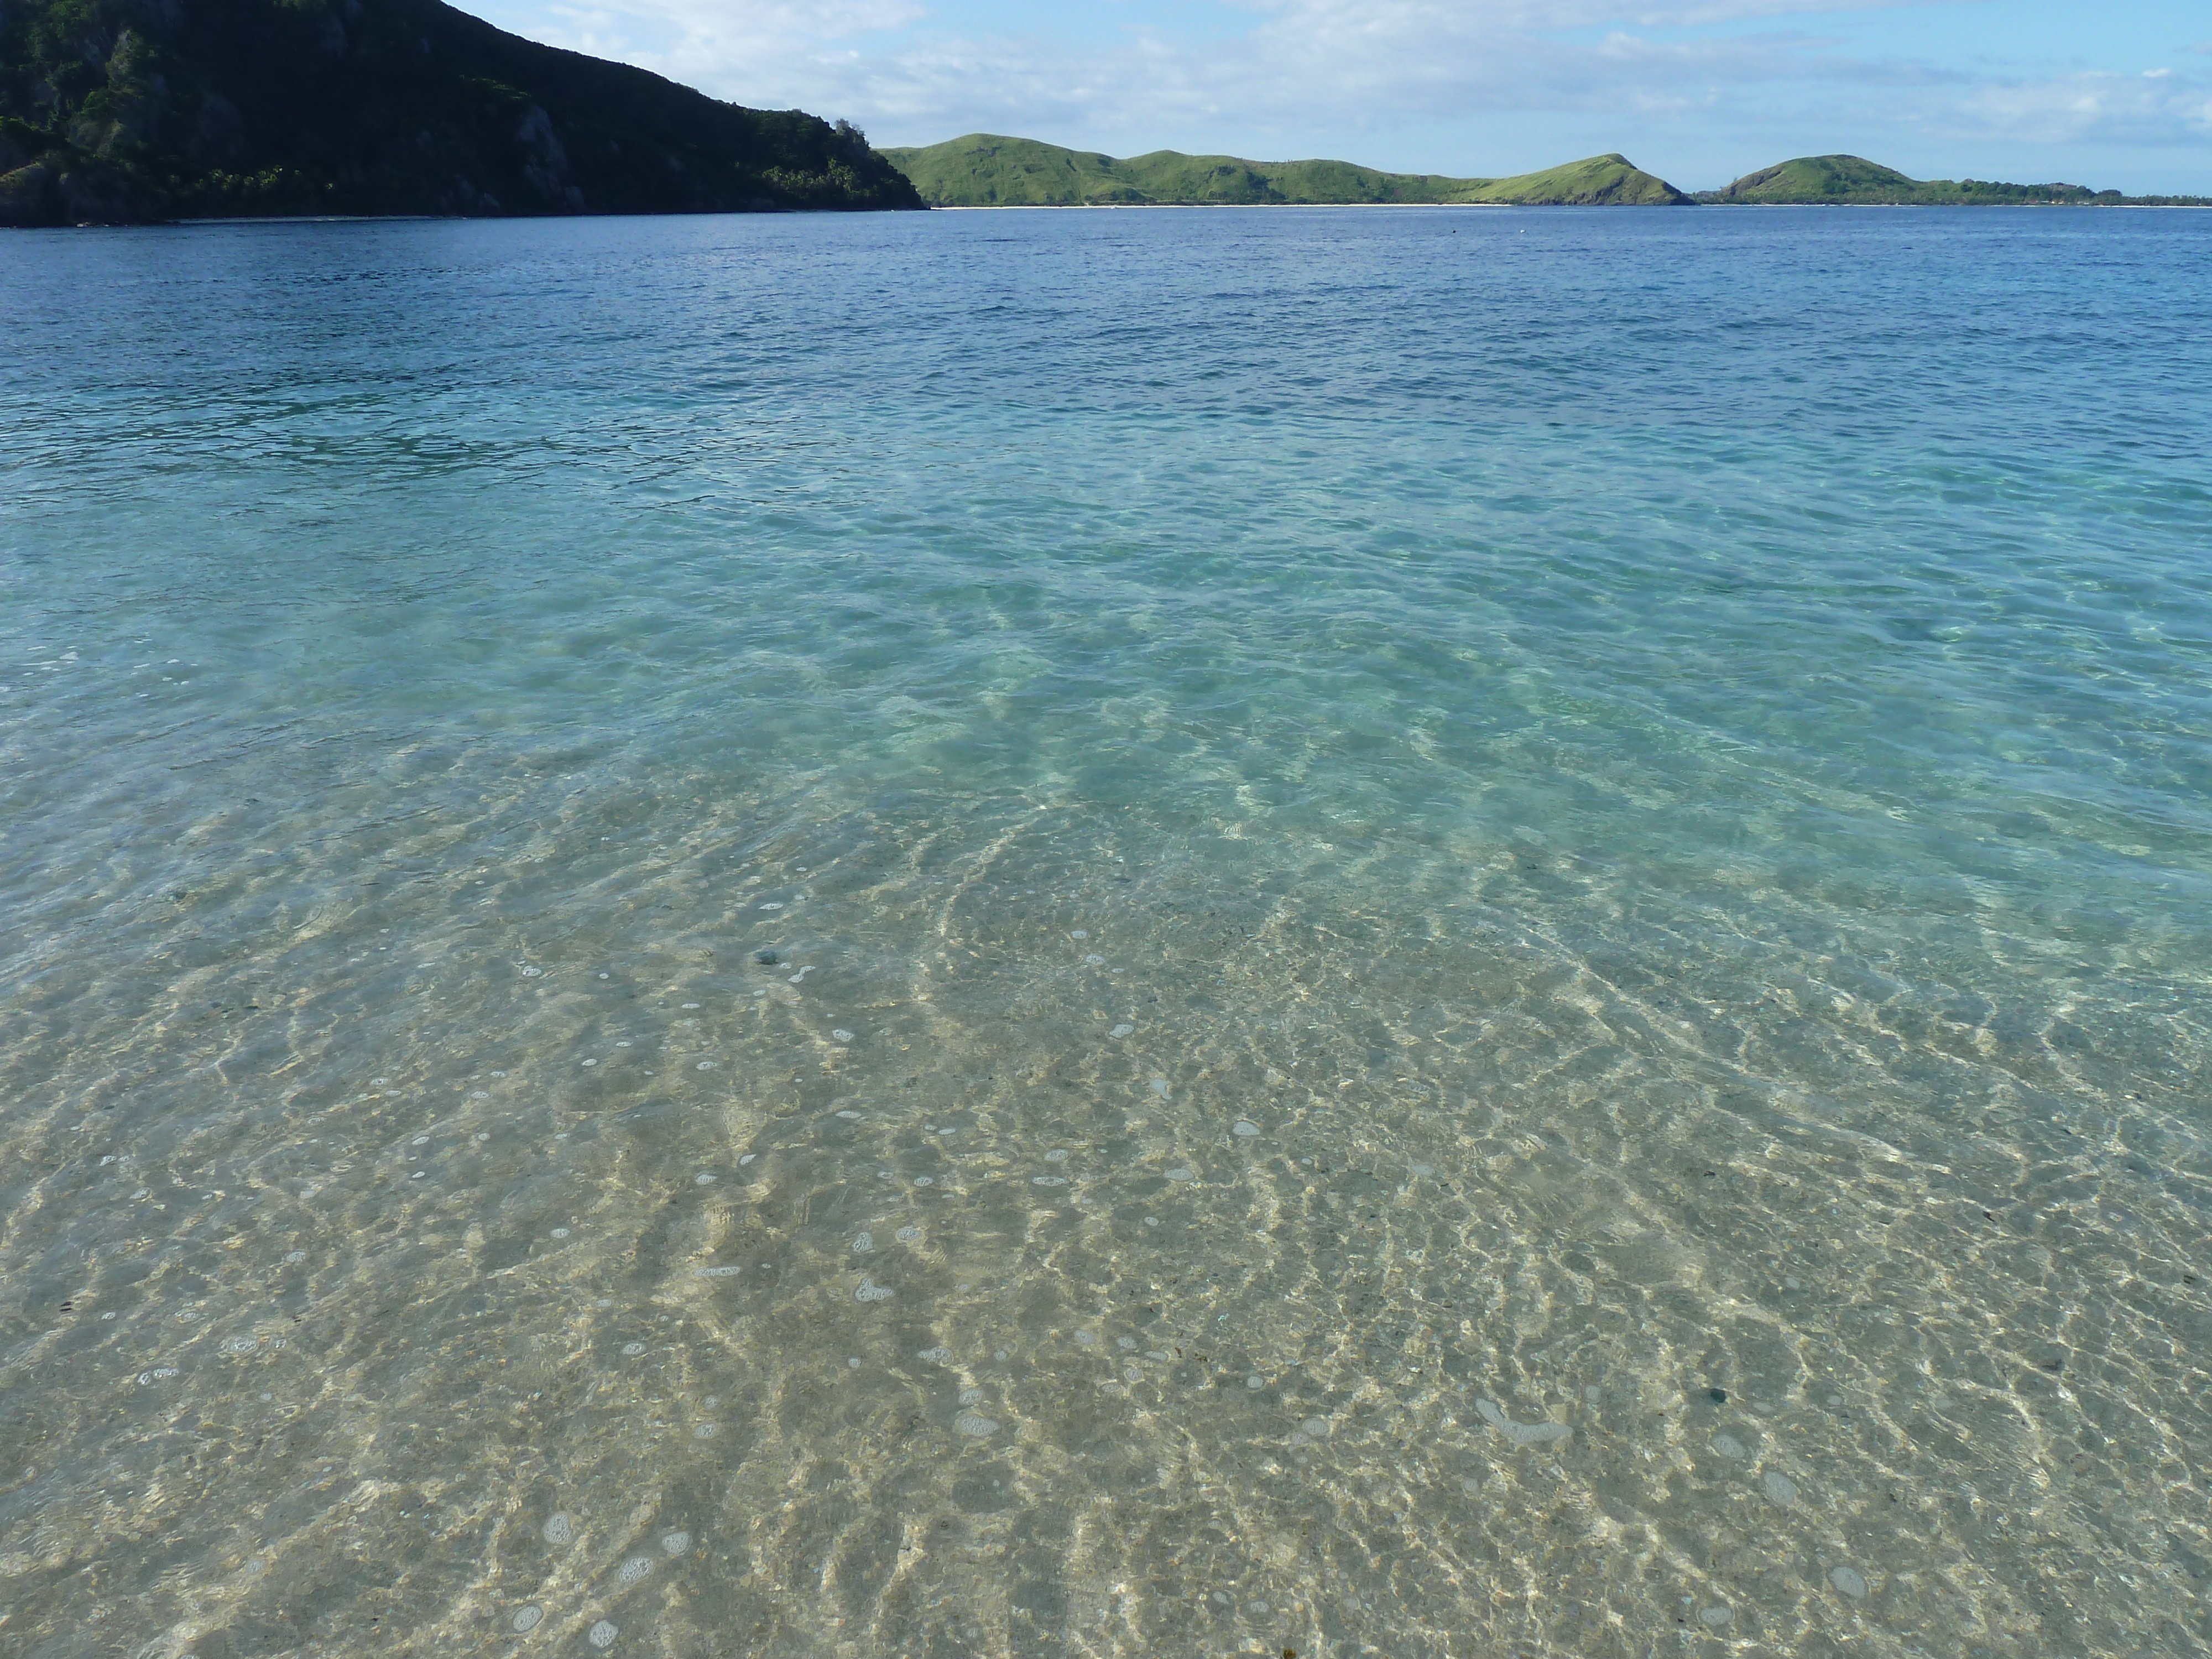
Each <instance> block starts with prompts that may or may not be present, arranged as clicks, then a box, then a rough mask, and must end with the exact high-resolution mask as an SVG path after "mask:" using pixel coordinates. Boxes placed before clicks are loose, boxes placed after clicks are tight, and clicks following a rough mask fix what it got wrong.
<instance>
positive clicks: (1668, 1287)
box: [0, 208, 2212, 1659]
mask: <svg viewBox="0 0 2212 1659" xmlns="http://www.w3.org/2000/svg"><path fill="white" fill-rule="evenodd" d="M0 304H4V308H5V315H6V316H7V317H8V319H9V322H8V327H7V333H6V337H5V343H4V345H0V431H4V432H5V433H6V435H7V436H6V439H5V441H4V444H0V803H4V817H0V828H4V839H0V916H4V917H5V918H6V921H5V926H4V927H0V991H4V1001H3V1002H0V1649H4V1650H6V1651H7V1652H9V1653H10V1654H12V1655H21V1656H25V1659H58V1656H71V1659H74V1656H79V1655H103V1656H104V1655H111V1654H112V1655H120V1656H131V1659H139V1656H143V1659H184V1656H187V1655H190V1656H192V1659H234V1656H245V1655H262V1654H270V1655H275V1654H288V1655H289V1654H298V1655H327V1656H338V1655H346V1656H351V1655H377V1656H385V1655H395V1656H397V1655H429V1654H434V1653H435V1654H438V1655H457V1654H477V1653H482V1654H497V1655H502V1656H504V1655H509V1654H513V1655H524V1654H528V1653H533V1652H546V1653H556V1652H571V1653H592V1652H596V1651H601V1650H605V1651H607V1652H610V1653H612V1654H615V1655H617V1656H620V1655H623V1654H636V1655H647V1654H650V1655H656V1656H671V1659H672V1656H686V1659H688V1656H709V1655H714V1656H730V1659H738V1656H744V1659H753V1656H777V1659H811V1656H836V1655H854V1656H879V1655H882V1656H889V1655H896V1656H913V1659H955V1656H957V1659H1013V1656H1024V1659H1027V1656H1042V1655H1063V1654H1064V1655H1078V1656H1109V1655H1112V1656H1124V1655H1127V1656H1136V1655H1144V1656H1182V1655H1193V1656H1196V1655H1208V1656H1212V1655H1225V1654H1259V1653H1265V1654H1268V1655H1275V1654H1285V1655H1288V1654H1291V1653H1295V1654H1297V1655H1298V1656H1301V1659H1316V1656H1330V1659H1350V1656H1356V1655H1361V1654H1376V1655H1383V1656H1388V1659H1427V1656H1435V1659H1446V1656H1462V1659H1472V1656H1515V1659H1537V1656H1553V1655H1557V1656H1595V1659H1613V1656H1620V1659H1627V1656H1651V1655H1664V1656H1673V1655H1693V1656H1705V1655H1717V1654H1720V1653H1722V1652H1724V1651H1725V1652H1729V1653H1732V1654H1743V1655H1769V1656H1777V1659H1781V1656H1793V1659H1794V1656H1828V1655H1842V1654H1846V1653H1848V1654H1855V1655H1869V1656H1899V1659H1904V1656H1913V1655H1931V1656H1976V1659H1981V1656H1989V1659H1997V1656H2004V1659H2014V1656H2019V1659H2079V1656H2115V1659H2119V1656H2126V1659H2136V1656H2153V1655H2166V1654H2177V1655H2178V1654H2193V1653H2203V1652H2204V1651H2205V1650H2206V1649H2207V1646H2208V1644H2212V1601H2208V1593H2212V1589H2209V1588H2208V1583H2207V1576H2208V1573H2212V462H2208V460H2207V456H2208V454H2212V215H2206V214H2191V213H2186V212H2122V211H2118V210H2112V211H2087V210H2077V211H2067V210H2002V209H1975V210H1823V209H1806V210H1790V209H1775V210H1723V209H1699V210H1562V209H1536V210H1382V209H1375V210H1329V209H1316V210H1300V209H1288V208H1282V209H1260V210H1194V211H1176V210H1145V211H1135V210H1132V211H1107V210H1097V211H1066V212H1051V211H1032V212H996V213H933V214H927V215H919V214H917V215H882V216H851V217H833V216H784V217H727V218H723V217H714V218H692V219H631V220H624V219H580V220H573V221H562V222H550V221H538V222H359V223H295V224H229V225H211V226H201V227H193V228H173V229H160V230H127V231H106V232H90V231H86V232H76V233H70V232H58V233H52V234H46V233H24V234H15V235H13V236H10V237H9V238H8V239H6V240H4V241H0Z"/></svg>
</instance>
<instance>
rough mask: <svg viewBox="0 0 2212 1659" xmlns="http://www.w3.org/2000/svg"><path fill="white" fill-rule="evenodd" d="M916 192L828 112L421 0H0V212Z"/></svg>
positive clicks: (632, 206) (524, 207) (579, 203)
mask: <svg viewBox="0 0 2212 1659" xmlns="http://www.w3.org/2000/svg"><path fill="white" fill-rule="evenodd" d="M873 207H907V208H919V207H921V200H920V199H919V198H918V197H916V196H915V193H914V189H913V186H911V185H908V183H907V181H906V179H905V176H904V175H903V174H902V173H898V172H896V170H895V169H893V168H892V167H890V164H889V163H888V162H886V161H884V159H883V157H882V156H880V155H878V154H876V153H875V152H874V151H873V150H872V149H869V148H868V143H867V140H866V138H865V137H863V136H862V135H861V134H860V132H858V131H855V130H854V129H853V128H851V127H848V126H847V125H844V124H842V123H840V124H839V125H836V126H835V127H832V126H830V125H829V124H828V123H827V122H824V121H822V120H819V119H817V118H816V117H814V116H811V115H807V114H804V113H802V112H799V111H797V110H792V111H787V112H768V111H762V110H750V109H743V108H740V107H738V106H737V105H734V104H724V103H720V102H717V101H716V100H714V99H711V98H708V97H707V96H706V95H705V94H702V93H697V92H694V91H692V90H691V89H690V88H687V87H680V86H678V85H677V84H675V83H674V82H671V81H664V80H662V79H661V78H660V77H659V76H657V75H650V74H647V72H646V71H645V70H639V69H632V68H629V67H628V66H626V65H623V64H609V63H603V62H601V61H600V60H599V59H598V58H586V57H584V56H582V55H580V54H579V53H576V52H561V51H558V50H556V49H555V48H554V47H551V46H539V45H538V44H536V43H535V42H532V41H529V40H521V39H520V38H519V37H517V36H514V35H512V34H507V33H503V32H501V30H499V29H495V28H494V27H492V26H491V25H490V24H489V23H486V22H483V21H481V20H479V19H477V18H474V17H471V16H469V15H467V14H465V13H464V12H460V11H456V10H455V9H453V7H451V6H448V5H445V4H442V3H440V0H0V224H15V225H26V224H33V225H35V224H59V223H70V222H79V221H84V220H96V221H102V222H132V221H143V220H149V219H165V218H188V217H196V216H209V215H222V214H307V213H437V214H542V213H684V212H727V211H733V210H746V209H773V208H873Z"/></svg>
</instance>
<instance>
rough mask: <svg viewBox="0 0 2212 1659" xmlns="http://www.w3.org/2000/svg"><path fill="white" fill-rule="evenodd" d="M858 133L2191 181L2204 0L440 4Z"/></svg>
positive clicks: (1482, 161) (1435, 159) (2204, 91)
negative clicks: (1847, 160) (842, 123)
mask: <svg viewBox="0 0 2212 1659" xmlns="http://www.w3.org/2000/svg"><path fill="white" fill-rule="evenodd" d="M462 4H463V6H464V8H465V9H468V10H471V11H474V12H477V14H478V15H482V16H484V17H487V18H489V20H490V21H493V22H495V23H497V24H498V25H500V26H501V27H503V28H507V29H512V30H513V31H514V32H515V33H519V34H524V35H528V36H530V37H531V38H532V39H533V40H544V41H548V42H550V43H551V44H553V45H556V46H569V47H573V48H574V49H576V50H578V51H581V52H591V53H592V54H594V55H596V56H599V57H602V58H619V59H621V60H623V61H624V62H627V63H632V64H641V65H643V66H644V67H646V68H647V69H651V70H657V71H658V72H659V73H660V74H663V75H665V76H670V77H671V79H674V80H678V81H682V82H685V83H687V84H689V85H691V86H696V87H698V88H701V89H702V90H704V91H706V92H709V93H712V94H714V95H715V96H716V97H719V98H726V99H730V100H734V101H735V102H738V103H741V104H750V105H753V106H758V107H763V108H772V109H787V108H794V107H795V108H800V109H806V110H811V111H812V112H814V113H816V114H817V115H823V116H826V117H829V118H837V117H843V118H847V119H849V120H851V121H853V122H854V123H855V124H856V125H860V126H861V127H862V128H864V129H866V131H867V133H868V136H869V137H870V139H871V140H872V141H873V142H874V143H877V144H878V145H879V146H880V145H892V144H930V143H938V142H939V141H940V140H942V139H946V138H951V137H957V136H959V135H960V134H963V133H968V132H996V133H1005V134H1012V135H1015V136H1018V137H1027V138H1042V139H1044V140H1046V141H1048V142H1049V143H1058V144H1066V145H1070V146H1072V147H1075V148H1079V149H1099V150H1103V151H1105V152H1107V153H1108V154H1109V155H1139V154H1142V153H1143V152H1145V151H1146V150H1152V149H1181V150H1188V151H1192V152H1195V153H1201V154H1211V153H1223V154H1228V155H1243V156H1247V157H1251V158H1255V159H1258V160H1263V161H1288V160H1296V159H1301V158H1304V157H1310V156H1330V157H1335V158H1339V159H1342V160H1346V161H1358V162H1361V163H1364V165H1367V166H1370V167H1387V168H1392V169H1395V170H1400V171H1405V172H1418V173H1451V174H1455V175H1462V176H1474V177H1497V176H1501V175H1505V174H1510V173H1523V172H1528V171H1533V170H1534V169H1536V168H1539V167H1549V166H1552V165H1553V164H1555V163H1557V162H1560V161H1571V160H1573V159H1575V158H1577V157H1579V156H1583V155H1598V154H1601V153H1603V152H1605V151H1608V150H1619V151H1620V152H1621V153H1622V154H1624V155H1627V156H1628V157H1629V158H1630V159H1631V160H1632V161H1634V162H1636V163H1637V165H1638V166H1639V167H1644V168H1646V169H1648V170H1650V171H1651V172H1653V173H1658V174H1659V175H1660V176H1662V178H1665V179H1668V180H1669V181H1670V182H1672V183H1674V184H1675V185H1679V186H1680V187H1681V188H1683V189H1685V190H1699V189H1706V188H1711V187H1714V186H1717V185H1724V184H1726V183H1727V182H1728V181H1729V179H1735V178H1737V177H1739V176H1741V174H1743V173H1748V172H1750V171H1752V170H1753V168H1755V167H1763V166H1765V165H1766V164H1768V163H1770V162H1773V161H1784V160H1786V159H1788V158H1789V157H1791V156H1795V155H1824V154H1830V153H1834V152H1838V151H1840V152H1844V153H1846V154H1850V155H1864V156H1867V157H1869V159H1871V160H1874V161H1880V162H1882V163H1884V164H1885V165H1887V166H1890V167H1899V168H1901V169H1903V170H1904V171H1905V172H1906V173H1911V174H1912V175H1913V176H1914V177H1916V178H1923V179H1929V178H1936V179H1959V178H1973V179H2002V180H2008V181H2010V182H2014V183H2024V184H2043V183H2049V182H2052V181H2064V182H2067V183H2071V184H2085V185H2092V186H2093V187H2095V188H2098V189H2119V190H2124V191H2130V193H2145V192H2161V193H2174V192H2185V193H2191V194H2204V195H2212V4H2207V3H2204V0H2191V3H2188V4H2180V3H2168V0H2103V3H2086V4H2085V3H2082V0H2070V3H2062V0H1857V3H1850V0H1844V3H1838V0H1184V3H1180V4H1174V3H1164V0H1058V3H1054V4H1039V3H1017V0H814V3H804V0H603V3H593V0H462Z"/></svg>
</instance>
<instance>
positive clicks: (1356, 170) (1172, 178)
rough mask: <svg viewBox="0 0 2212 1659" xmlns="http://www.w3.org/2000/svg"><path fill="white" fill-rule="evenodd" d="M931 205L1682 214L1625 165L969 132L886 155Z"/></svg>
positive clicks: (1648, 177)
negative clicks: (1200, 151) (1429, 168)
mask: <svg viewBox="0 0 2212 1659" xmlns="http://www.w3.org/2000/svg"><path fill="white" fill-rule="evenodd" d="M884 156H885V157H886V158H887V159H888V160H889V161H890V163H891V165H892V166H894V167H897V168H898V169H899V171H900V172H902V173H904V174H905V175H906V176H907V177H908V179H912V180H913V181H914V185H915V189H916V190H917V191H920V192H921V198H922V199H923V200H924V201H926V202H927V203H928V204H930V205H931V206H932V207H1191V206H1206V207H1228V206H1235V207H1246V206H1264V205H1289V204H1351V203H1389V202H1396V203H1420V204H1491V205H1498V206H1504V205H1509V204H1517V205H1522V206H1547V207H1551V206H1561V207H1564V206H1575V207H1682V206H1686V205H1687V204H1689V202H1690V199H1691V198H1690V197H1688V196H1686V195H1685V194H1684V193H1683V192H1682V191H1679V190H1677V189H1675V188H1674V185H1670V184H1668V182H1667V181H1666V180H1665V179H1659V178H1656V177H1654V176H1653V175H1652V174H1650V173H1645V172H1644V171H1643V170H1642V169H1641V168H1639V167H1637V166H1636V165H1635V164H1634V163H1632V162H1631V161H1629V160H1628V158H1627V157H1626V156H1623V155H1593V156H1590V157H1589V159H1587V160H1585V161H1570V162H1568V163H1567V164H1566V165H1565V166H1564V167H1551V168H1547V170H1546V171H1544V172H1542V173H1523V174H1522V175H1520V176H1519V177H1517V178H1512V179H1449V178H1444V177H1442V176H1440V175H1437V174H1434V173H1381V172H1377V171H1376V169H1374V168H1372V167H1355V166H1354V165H1352V163H1351V162H1349V161H1245V160H1243V158H1242V157H1239V156H1235V155H1182V154H1181V153H1180V152H1178V151H1176V150H1171V149H1161V150H1154V151H1152V153H1151V154H1150V155H1137V156H1132V157H1130V158H1128V159H1127V160H1126V161H1123V160H1117V159H1115V157H1113V156H1111V155H1100V154H1099V153H1097V151H1095V150H1079V149H1061V148H1060V146H1059V145H1057V144H1047V143H1039V142H1037V141H1036V139H1034V138H1006V137H1000V136H998V135H997V134H994V133H987V132H971V133H969V135H968V136H967V137H963V138H953V139H949V140H947V141H946V142H945V143H941V144H932V145H929V146H928V147H927V148H926V149H885V150H884Z"/></svg>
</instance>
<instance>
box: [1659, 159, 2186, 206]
mask: <svg viewBox="0 0 2212 1659" xmlns="http://www.w3.org/2000/svg"><path fill="white" fill-rule="evenodd" d="M1695 199H1696V200H1698V201H1699V202H1703V203H1707V204H1713V205H1717V206H1732V205H1736V204H1766V205H1771V206H1781V205H1798V206H1849V205H1852V204H1859V205H1863V206H1868V207H2203V206H2207V205H2212V204H2208V203H2207V202H2206V200H2205V198H2204V197H2199V196H2123V195H2121V194H2120V192H2119V191H2117V190H2091V189H2090V188H2089V187H2088V186H2087V185H2000V184H1991V183H1990V182H1988V181H1986V180H1984V179H1909V178H1907V177H1905V174H1903V173H1899V172H1898V171H1897V169H1896V168H1894V167H1883V166H1881V164H1880V163H1879V162H1875V161H1868V160H1866V159H1865V157H1863V156H1859V155H1801V156H1799V157H1798V158H1797V159H1796V161H1778V162H1776V163H1775V164H1774V165H1773V166H1772V167H1761V168H1759V171H1758V172H1756V173H1746V174H1744V176H1743V177H1742V178H1741V179H1737V180H1736V181H1735V183H1734V184H1732V185H1729V187H1728V188H1727V189H1725V190H1701V191H1698V192H1697V195H1696V197H1695Z"/></svg>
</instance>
